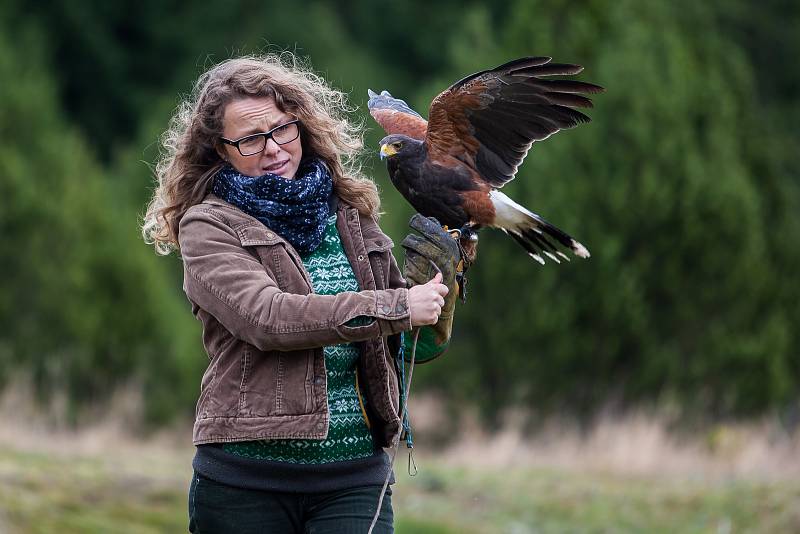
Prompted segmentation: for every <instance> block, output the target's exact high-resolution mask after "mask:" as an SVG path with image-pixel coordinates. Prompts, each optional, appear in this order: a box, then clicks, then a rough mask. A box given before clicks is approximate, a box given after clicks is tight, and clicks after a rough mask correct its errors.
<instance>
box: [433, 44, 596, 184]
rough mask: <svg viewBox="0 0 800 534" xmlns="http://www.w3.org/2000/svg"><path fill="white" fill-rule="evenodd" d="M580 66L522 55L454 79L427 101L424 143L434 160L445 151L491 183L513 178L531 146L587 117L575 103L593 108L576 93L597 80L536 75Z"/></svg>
mask: <svg viewBox="0 0 800 534" xmlns="http://www.w3.org/2000/svg"><path fill="white" fill-rule="evenodd" d="M581 70H583V67H581V66H579V65H569V64H561V63H550V58H547V57H529V58H521V59H517V60H514V61H511V62H509V63H506V64H504V65H501V66H499V67H496V68H494V69H491V70H485V71H481V72H477V73H475V74H472V75H470V76H467V77H466V78H464V79H462V80H459V81H457V82H456V83H454V84H453V85H451V86H450V87H449V88H448V89H447V90H445V91H443V92H442V93H441V94H439V96H437V97H436V98H435V99H434V100H433V102H432V103H431V107H430V111H429V114H428V116H429V119H430V121H429V123H428V131H427V136H426V137H425V143H426V145H427V149H428V154H429V155H430V157H431V159H432V161H433V162H434V163H438V162H441V164H443V165H446V163H445V162H446V161H447V160H448V159H449V158H448V157H447V156H450V157H456V158H458V159H459V160H461V161H463V162H465V163H467V164H468V165H470V166H472V167H473V168H475V169H476V170H477V171H478V173H479V174H480V176H481V177H482V178H483V179H484V180H485V181H486V182H487V183H488V184H490V185H491V186H493V187H502V186H503V185H504V184H506V183H507V182H509V181H510V180H512V179H513V178H514V175H515V174H516V173H517V168H518V167H519V165H520V164H521V163H522V161H523V160H524V159H525V156H526V155H527V154H528V150H530V147H531V145H532V144H533V143H534V142H535V141H542V140H544V139H547V138H548V137H549V136H551V135H553V134H554V133H556V132H558V131H559V130H563V129H566V128H572V127H574V126H576V125H578V124H580V123H582V122H589V121H590V119H589V117H587V116H586V115H584V114H583V113H581V112H580V111H577V110H576V109H573V108H575V107H584V108H590V107H592V102H591V100H589V99H588V98H586V97H585V96H581V95H580V94H579V93H584V94H585V93H590V94H591V93H599V92H602V91H603V90H604V89H603V88H602V87H600V86H598V85H594V84H590V83H584V82H577V81H572V80H545V79H542V78H540V76H553V75H557V76H560V75H571V74H578V73H579V72H581Z"/></svg>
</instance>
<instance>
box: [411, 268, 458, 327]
mask: <svg viewBox="0 0 800 534" xmlns="http://www.w3.org/2000/svg"><path fill="white" fill-rule="evenodd" d="M448 291H449V289H447V286H446V285H444V284H443V283H442V273H436V275H435V276H434V277H433V278H432V279H431V280H430V281H428V282H427V283H425V284H421V285H417V286H414V287H412V288H410V289H409V290H408V310H409V314H410V315H411V326H424V325H428V324H436V321H438V320H439V314H440V313H442V306H444V297H445V295H447V293H448Z"/></svg>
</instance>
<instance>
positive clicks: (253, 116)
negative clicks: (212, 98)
mask: <svg viewBox="0 0 800 534" xmlns="http://www.w3.org/2000/svg"><path fill="white" fill-rule="evenodd" d="M292 120H295V117H293V116H292V115H289V114H288V113H284V112H283V111H281V110H280V109H278V106H277V105H276V104H275V99H274V98H272V97H271V96H262V97H243V98H239V99H237V100H234V101H233V102H231V103H229V104H228V105H227V106H226V107H225V113H224V115H223V119H222V126H223V128H222V136H223V137H225V138H226V139H230V140H233V141H235V140H237V139H240V138H242V137H244V136H246V135H250V134H254V133H263V132H269V131H270V130H272V129H273V128H275V127H277V126H280V125H282V124H285V123H287V122H289V121H292ZM222 147H223V148H222V151H221V152H220V156H222V158H223V159H225V160H227V161H228V162H229V163H230V164H231V165H233V167H234V168H235V169H236V170H237V171H239V172H240V173H242V174H244V175H246V176H261V175H264V174H267V173H272V174H277V175H279V176H283V177H284V178H288V179H290V180H291V179H293V178H294V175H295V173H296V172H297V168H298V167H299V166H300V158H302V156H303V147H302V145H301V143H300V137H299V136H298V138H297V139H295V140H294V141H289V142H288V143H285V144H283V145H279V144H277V143H276V142H275V140H274V139H268V140H267V144H266V146H265V147H264V150H262V151H261V152H258V153H256V154H254V155H252V156H242V154H241V153H240V152H239V150H237V148H236V147H235V146H232V145H228V144H223V145H222Z"/></svg>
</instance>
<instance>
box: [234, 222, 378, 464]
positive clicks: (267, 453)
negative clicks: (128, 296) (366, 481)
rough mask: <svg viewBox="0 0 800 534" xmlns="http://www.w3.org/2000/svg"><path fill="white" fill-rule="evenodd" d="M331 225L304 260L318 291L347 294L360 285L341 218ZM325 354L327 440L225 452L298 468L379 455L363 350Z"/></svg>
mask: <svg viewBox="0 0 800 534" xmlns="http://www.w3.org/2000/svg"><path fill="white" fill-rule="evenodd" d="M327 222H328V225H327V227H326V229H325V234H324V237H323V239H322V243H321V244H320V245H319V247H317V249H316V250H314V251H313V252H311V253H310V254H307V255H305V256H303V257H302V260H303V264H304V265H305V267H306V270H307V271H308V274H309V275H310V277H311V283H312V286H313V288H314V292H315V293H317V294H320V295H335V294H336V293H341V292H342V291H358V290H359V287H358V282H357V281H356V277H355V274H354V273H353V268H352V267H351V266H350V262H349V261H348V259H347V256H345V253H344V250H343V249H342V243H341V240H340V239H339V232H338V230H337V229H336V215H331V216H330V217H329V218H328V221H327ZM356 319H359V318H356ZM364 319H367V318H364ZM323 350H324V355H325V368H326V370H327V378H328V411H329V412H330V426H329V430H328V436H327V437H326V438H325V439H322V440H315V439H283V440H280V439H273V440H260V441H245V442H239V443H226V444H225V445H223V450H224V451H225V452H228V453H232V454H236V455H238V456H244V457H247V458H252V459H257V460H275V461H281V462H291V463H297V464H322V463H329V462H340V461H344V460H354V459H357V458H366V457H368V456H372V455H373V454H374V453H375V445H374V443H373V441H372V435H371V434H370V432H369V428H368V427H367V423H366V421H365V420H364V415H363V412H362V410H361V404H360V402H359V396H358V393H357V391H356V364H357V362H358V358H359V351H358V348H357V347H356V346H355V345H354V344H352V343H346V344H342V345H332V346H329V347H325V348H324V349H323Z"/></svg>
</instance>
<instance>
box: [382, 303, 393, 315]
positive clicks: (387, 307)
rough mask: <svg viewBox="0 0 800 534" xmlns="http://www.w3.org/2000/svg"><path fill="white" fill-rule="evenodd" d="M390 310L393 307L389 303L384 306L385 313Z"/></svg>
mask: <svg viewBox="0 0 800 534" xmlns="http://www.w3.org/2000/svg"><path fill="white" fill-rule="evenodd" d="M390 311H392V307H391V306H388V305H387V306H384V307H383V313H389V312H390Z"/></svg>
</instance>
